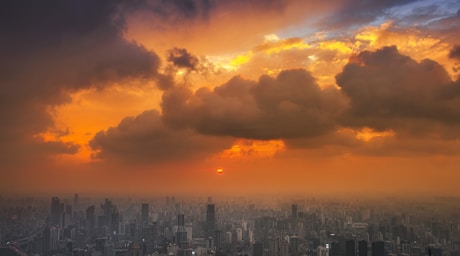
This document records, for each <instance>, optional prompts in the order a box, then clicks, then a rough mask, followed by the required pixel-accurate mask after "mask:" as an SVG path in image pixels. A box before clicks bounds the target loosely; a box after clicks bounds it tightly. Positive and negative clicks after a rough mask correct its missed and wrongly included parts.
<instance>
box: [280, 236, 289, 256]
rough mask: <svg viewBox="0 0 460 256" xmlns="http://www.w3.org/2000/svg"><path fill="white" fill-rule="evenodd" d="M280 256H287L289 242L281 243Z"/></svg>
mask: <svg viewBox="0 0 460 256" xmlns="http://www.w3.org/2000/svg"><path fill="white" fill-rule="evenodd" d="M280 256H289V242H288V241H286V240H283V241H281V246H280Z"/></svg>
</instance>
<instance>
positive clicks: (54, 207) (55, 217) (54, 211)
mask: <svg viewBox="0 0 460 256" xmlns="http://www.w3.org/2000/svg"><path fill="white" fill-rule="evenodd" d="M63 213H64V204H62V203H61V201H60V200H59V198H58V197H52V198H51V216H50V223H51V225H55V226H62V214H63Z"/></svg>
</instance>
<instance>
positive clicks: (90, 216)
mask: <svg viewBox="0 0 460 256" xmlns="http://www.w3.org/2000/svg"><path fill="white" fill-rule="evenodd" d="M86 228H87V232H88V234H90V236H92V235H93V234H95V230H94V229H95V228H96V207H95V206H94V205H91V206H90V207H88V208H87V209H86Z"/></svg>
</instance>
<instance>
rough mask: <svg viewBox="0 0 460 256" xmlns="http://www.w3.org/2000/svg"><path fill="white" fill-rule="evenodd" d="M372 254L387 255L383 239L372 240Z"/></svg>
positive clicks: (375, 255) (374, 255)
mask: <svg viewBox="0 0 460 256" xmlns="http://www.w3.org/2000/svg"><path fill="white" fill-rule="evenodd" d="M372 256H385V243H384V242H383V241H375V242H372Z"/></svg>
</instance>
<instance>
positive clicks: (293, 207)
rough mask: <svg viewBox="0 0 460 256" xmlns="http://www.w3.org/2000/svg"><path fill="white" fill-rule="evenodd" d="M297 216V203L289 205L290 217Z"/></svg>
mask: <svg viewBox="0 0 460 256" xmlns="http://www.w3.org/2000/svg"><path fill="white" fill-rule="evenodd" d="M297 216H298V215H297V204H293V205H292V206H291V217H292V218H293V219H297Z"/></svg>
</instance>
